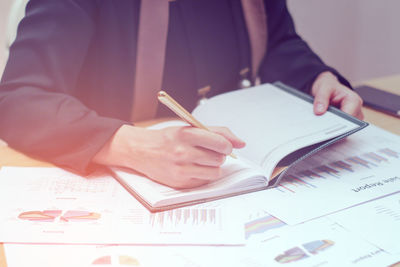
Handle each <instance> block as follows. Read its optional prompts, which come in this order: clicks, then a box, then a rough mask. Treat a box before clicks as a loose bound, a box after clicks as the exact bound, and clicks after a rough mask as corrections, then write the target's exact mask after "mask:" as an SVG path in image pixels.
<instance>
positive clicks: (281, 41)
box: [259, 0, 351, 93]
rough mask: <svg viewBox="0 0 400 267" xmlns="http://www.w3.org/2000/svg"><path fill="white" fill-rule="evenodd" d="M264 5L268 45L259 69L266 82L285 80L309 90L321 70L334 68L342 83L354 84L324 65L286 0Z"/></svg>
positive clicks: (277, 0) (270, 1)
mask: <svg viewBox="0 0 400 267" xmlns="http://www.w3.org/2000/svg"><path fill="white" fill-rule="evenodd" d="M265 7H266V12H267V20H268V47H267V54H266V56H265V58H264V61H263V63H262V65H261V67H260V72H259V75H260V77H261V81H262V82H263V83H267V82H275V81H282V82H284V83H286V84H288V85H291V86H293V87H295V88H298V89H300V90H302V91H304V92H307V93H309V92H310V90H311V86H312V84H313V82H314V80H315V78H316V77H317V76H318V74H320V73H321V72H324V71H331V72H332V73H333V74H335V75H336V76H337V77H338V79H339V81H340V82H341V83H342V84H344V85H346V86H348V87H350V88H351V85H350V83H349V82H348V81H347V80H346V79H345V78H343V77H342V75H340V74H339V73H338V72H337V71H336V70H335V69H333V68H331V67H329V66H327V65H325V64H324V62H322V60H321V59H320V58H319V57H318V56H317V55H316V54H315V53H314V52H313V51H312V50H311V48H310V47H309V46H308V45H307V43H306V42H305V41H304V40H302V39H301V37H300V36H299V35H298V34H297V33H296V30H295V27H294V23H293V19H292V18H291V15H290V13H289V11H288V9H287V5H286V0H266V1H265Z"/></svg>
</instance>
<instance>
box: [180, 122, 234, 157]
mask: <svg viewBox="0 0 400 267" xmlns="http://www.w3.org/2000/svg"><path fill="white" fill-rule="evenodd" d="M180 138H181V139H182V140H183V141H184V142H187V143H189V144H191V145H193V146H198V147H202V148H206V149H209V150H211V151H214V152H217V153H221V154H225V155H229V154H230V153H232V143H231V142H230V141H229V140H228V139H227V138H225V137H224V136H222V135H220V134H217V133H213V132H210V131H207V130H203V129H199V128H194V127H188V128H184V129H182V132H181V134H180Z"/></svg>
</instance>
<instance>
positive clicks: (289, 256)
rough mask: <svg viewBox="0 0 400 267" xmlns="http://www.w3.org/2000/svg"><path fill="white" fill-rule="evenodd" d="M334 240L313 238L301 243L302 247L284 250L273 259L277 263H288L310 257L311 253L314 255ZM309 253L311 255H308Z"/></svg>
mask: <svg viewBox="0 0 400 267" xmlns="http://www.w3.org/2000/svg"><path fill="white" fill-rule="evenodd" d="M334 244H335V242H333V241H331V240H315V241H311V242H308V243H305V244H303V245H302V248H299V247H294V248H291V249H289V250H286V251H285V252H284V253H282V254H280V255H278V256H277V257H275V261H277V262H279V263H289V262H295V261H299V260H302V259H305V258H308V257H310V256H311V255H316V254H318V253H319V252H321V251H324V250H326V249H328V248H330V247H332V246H333V245H334ZM308 253H310V254H311V255H309V254H308Z"/></svg>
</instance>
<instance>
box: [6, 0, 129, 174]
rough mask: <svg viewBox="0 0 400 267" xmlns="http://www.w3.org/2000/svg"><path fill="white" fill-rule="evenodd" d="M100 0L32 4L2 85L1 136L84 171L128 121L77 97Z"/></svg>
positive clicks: (51, 0)
mask: <svg viewBox="0 0 400 267" xmlns="http://www.w3.org/2000/svg"><path fill="white" fill-rule="evenodd" d="M95 2H96V1H79V0H30V2H29V4H28V6H27V9H26V16H25V18H24V19H23V20H22V21H21V23H20V25H19V28H18V34H17V39H16V41H15V42H14V44H13V45H12V47H11V50H10V57H9V60H8V62H7V65H6V69H5V72H4V74H3V77H2V81H1V84H0V138H1V139H3V140H5V141H6V142H7V143H8V144H9V146H11V147H13V148H15V149H17V150H20V151H22V152H24V153H26V154H28V155H30V156H33V157H36V158H40V159H44V160H46V161H49V162H52V163H54V164H56V165H59V166H62V167H65V168H68V169H72V170H75V171H78V172H81V173H85V172H88V171H89V170H90V169H91V167H92V165H91V163H90V162H91V160H92V158H93V156H94V155H95V154H96V153H97V152H98V151H99V150H100V148H101V147H102V146H103V145H104V144H105V143H106V142H107V140H108V139H109V138H110V137H111V136H112V135H113V134H114V133H115V131H116V130H117V129H118V128H119V127H121V125H122V124H124V123H125V122H123V121H120V120H116V119H111V118H105V117H101V116H99V115H98V114H97V113H96V112H94V111H93V110H90V109H88V108H87V107H86V106H85V105H84V104H83V103H82V102H80V101H79V100H78V99H76V98H74V97H73V96H72V94H71V92H72V90H73V89H74V87H75V83H76V82H77V79H79V73H80V69H81V67H82V65H83V62H84V58H85V55H86V52H87V50H88V47H89V45H90V41H91V37H92V35H93V33H94V30H95V24H94V21H93V18H94V17H95V15H94V14H95V4H94V3H95Z"/></svg>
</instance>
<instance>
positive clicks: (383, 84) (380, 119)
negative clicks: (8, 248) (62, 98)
mask: <svg viewBox="0 0 400 267" xmlns="http://www.w3.org/2000/svg"><path fill="white" fill-rule="evenodd" d="M364 84H367V85H370V86H373V87H377V88H381V89H383V90H386V91H389V92H392V93H395V94H399V95H400V75H395V76H389V77H383V78H379V79H373V80H370V81H367V82H365V83H364ZM363 111H364V115H365V120H366V121H367V122H369V123H372V124H375V125H377V126H379V127H381V128H383V129H386V130H388V131H391V132H393V133H396V134H398V135H400V119H399V118H396V117H394V116H390V115H387V114H384V113H382V112H379V111H376V110H373V109H370V108H367V107H364V108H363ZM143 125H144V126H145V125H146V123H144V124H143ZM147 125H148V123H147ZM0 141H1V140H0ZM1 166H29V167H32V166H42V167H45V166H52V165H51V164H49V163H46V162H42V161H38V160H35V159H32V158H30V157H28V156H25V155H23V154H22V153H19V152H17V151H15V150H13V149H11V148H9V147H7V146H6V145H5V144H2V143H1V142H0V167H1ZM398 264H399V265H398ZM398 264H396V265H395V266H400V263H398ZM0 266H1V267H5V266H7V263H6V259H5V255H4V248H3V246H2V244H0Z"/></svg>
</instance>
